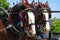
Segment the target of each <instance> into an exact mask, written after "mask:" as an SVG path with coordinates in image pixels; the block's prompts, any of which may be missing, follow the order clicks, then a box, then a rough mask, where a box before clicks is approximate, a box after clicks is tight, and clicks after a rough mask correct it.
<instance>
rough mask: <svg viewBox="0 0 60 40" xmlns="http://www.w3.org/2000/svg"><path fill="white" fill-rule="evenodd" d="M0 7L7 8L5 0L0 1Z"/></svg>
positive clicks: (7, 4)
mask: <svg viewBox="0 0 60 40" xmlns="http://www.w3.org/2000/svg"><path fill="white" fill-rule="evenodd" d="M0 6H1V7H3V8H5V9H8V8H9V3H8V2H7V0H0Z"/></svg>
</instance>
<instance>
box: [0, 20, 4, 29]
mask: <svg viewBox="0 0 60 40" xmlns="http://www.w3.org/2000/svg"><path fill="white" fill-rule="evenodd" d="M3 28H5V27H4V26H3V23H2V19H0V30H1V29H3Z"/></svg>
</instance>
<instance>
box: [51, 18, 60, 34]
mask: <svg viewBox="0 0 60 40" xmlns="http://www.w3.org/2000/svg"><path fill="white" fill-rule="evenodd" d="M51 29H52V31H53V32H56V33H60V20H57V19H56V17H55V18H54V23H53V25H52V26H51Z"/></svg>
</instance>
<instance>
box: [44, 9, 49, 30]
mask: <svg viewBox="0 0 60 40" xmlns="http://www.w3.org/2000/svg"><path fill="white" fill-rule="evenodd" d="M44 11H47V10H44ZM43 14H45V18H46V20H49V16H48V13H47V12H44V13H43ZM45 28H46V30H50V25H49V22H46V27H45Z"/></svg>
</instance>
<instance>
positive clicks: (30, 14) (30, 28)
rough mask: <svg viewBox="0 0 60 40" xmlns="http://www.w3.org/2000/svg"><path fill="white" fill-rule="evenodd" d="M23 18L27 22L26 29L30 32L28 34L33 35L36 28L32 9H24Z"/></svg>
mask: <svg viewBox="0 0 60 40" xmlns="http://www.w3.org/2000/svg"><path fill="white" fill-rule="evenodd" d="M25 19H27V20H26V22H27V26H28V27H27V29H28V32H29V33H30V34H29V36H31V37H34V36H35V34H36V29H35V15H34V12H33V10H32V9H30V8H29V9H26V10H25Z"/></svg>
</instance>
